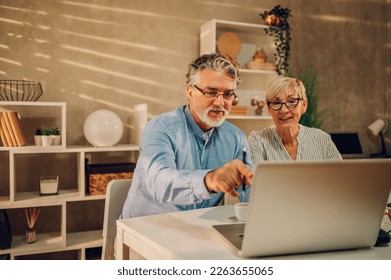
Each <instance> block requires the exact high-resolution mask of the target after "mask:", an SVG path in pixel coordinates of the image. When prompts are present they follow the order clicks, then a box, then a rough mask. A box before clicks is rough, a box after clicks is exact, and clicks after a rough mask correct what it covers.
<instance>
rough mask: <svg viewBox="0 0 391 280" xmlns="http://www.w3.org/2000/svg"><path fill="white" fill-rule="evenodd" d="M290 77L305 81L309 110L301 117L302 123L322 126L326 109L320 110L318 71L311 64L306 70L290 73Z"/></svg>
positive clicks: (317, 126) (310, 125)
mask: <svg viewBox="0 0 391 280" xmlns="http://www.w3.org/2000/svg"><path fill="white" fill-rule="evenodd" d="M288 75H289V76H290V77H294V78H297V79H299V80H300V81H302V82H303V85H304V87H305V92H306V96H307V100H308V106H307V111H306V112H305V114H304V115H302V116H301V118H300V124H302V125H305V126H309V127H316V128H320V126H321V125H322V123H323V120H324V117H325V113H326V111H324V110H323V111H319V108H318V106H319V97H320V96H319V85H318V72H317V71H316V70H315V68H314V67H313V66H312V65H310V66H307V67H306V68H305V69H304V71H302V72H299V73H298V74H293V73H288Z"/></svg>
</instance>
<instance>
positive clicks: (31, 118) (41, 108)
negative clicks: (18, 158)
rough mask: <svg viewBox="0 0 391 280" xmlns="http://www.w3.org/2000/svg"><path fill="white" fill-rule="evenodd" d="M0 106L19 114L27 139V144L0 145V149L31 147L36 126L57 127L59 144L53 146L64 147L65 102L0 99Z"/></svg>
mask: <svg viewBox="0 0 391 280" xmlns="http://www.w3.org/2000/svg"><path fill="white" fill-rule="evenodd" d="M0 108H3V109H5V110H10V111H15V112H18V113H19V114H20V115H21V120H20V121H21V126H22V130H23V133H24V135H25V137H26V139H27V146H21V147H1V148H0V150H13V149H23V148H26V147H27V148H28V147H32V146H33V145H34V132H35V129H36V128H37V127H58V128H59V129H60V132H61V145H59V146H54V147H62V148H65V147H66V103H65V102H28V101H0ZM48 148H49V147H48Z"/></svg>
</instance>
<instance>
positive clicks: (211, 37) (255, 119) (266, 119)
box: [200, 19, 277, 135]
mask: <svg viewBox="0 0 391 280" xmlns="http://www.w3.org/2000/svg"><path fill="white" fill-rule="evenodd" d="M265 28H268V26H267V25H263V24H253V23H245V22H237V21H227V20H218V19H211V20H210V21H208V22H206V23H204V24H203V25H201V28H200V54H205V53H214V52H217V51H218V50H217V40H218V38H219V36H220V35H221V34H223V33H225V32H234V33H235V34H236V35H238V36H239V38H240V41H241V50H240V53H239V55H238V56H237V57H236V60H237V61H238V62H239V63H240V64H241V65H242V66H245V65H246V63H248V62H249V61H251V60H252V57H253V55H254V53H255V51H256V49H257V47H262V48H263V49H264V51H265V52H266V54H267V56H268V60H267V62H268V63H272V62H274V53H275V49H276V47H275V45H274V42H273V38H272V37H271V36H268V35H267V34H266V32H265V30H264V29H265ZM239 73H240V79H241V82H240V83H239V85H238V88H237V90H235V92H236V93H237V96H238V97H239V103H238V105H241V106H247V107H248V110H247V114H248V115H246V116H240V115H239V116H236V115H229V116H227V121H229V122H231V123H233V124H234V125H236V126H237V127H239V128H240V129H241V130H242V131H243V132H244V133H245V134H246V135H248V134H249V133H250V132H251V131H253V130H258V129H262V128H264V127H266V126H270V125H272V124H273V120H272V118H271V117H270V116H268V114H267V109H266V108H264V109H263V110H264V112H263V114H262V115H255V112H254V110H255V107H252V106H251V99H253V98H257V99H259V100H264V98H265V93H266V87H267V85H268V83H270V81H272V80H274V79H275V78H276V77H277V72H276V71H271V70H257V69H239Z"/></svg>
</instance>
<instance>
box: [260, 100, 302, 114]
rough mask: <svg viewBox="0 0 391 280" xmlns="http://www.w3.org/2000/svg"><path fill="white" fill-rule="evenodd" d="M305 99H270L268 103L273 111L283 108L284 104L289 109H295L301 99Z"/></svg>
mask: <svg viewBox="0 0 391 280" xmlns="http://www.w3.org/2000/svg"><path fill="white" fill-rule="evenodd" d="M301 100H303V98H299V97H297V98H292V99H289V100H288V101H286V102H277V101H270V102H268V103H267V105H268V106H269V107H270V109H272V110H273V111H279V110H281V108H282V105H285V107H286V108H288V110H293V109H295V108H296V107H297V104H299V101H301Z"/></svg>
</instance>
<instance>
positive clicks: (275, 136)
mask: <svg viewBox="0 0 391 280" xmlns="http://www.w3.org/2000/svg"><path fill="white" fill-rule="evenodd" d="M266 104H267V106H268V112H269V114H270V115H271V116H272V118H273V122H274V125H273V126H270V127H267V128H264V129H262V130H256V131H252V132H251V133H250V135H249V139H248V141H249V144H250V148H251V156H252V160H253V164H254V165H255V164H257V163H259V162H261V161H284V160H334V159H342V157H341V154H340V153H339V151H338V150H337V147H336V146H335V144H334V143H333V141H332V140H331V137H330V135H329V134H327V133H326V132H324V131H322V130H320V129H317V128H311V127H306V126H303V125H301V124H299V120H300V117H301V116H302V115H303V114H304V113H305V112H306V110H307V105H308V101H307V96H306V94H305V88H304V85H303V83H302V82H301V81H299V80H297V79H294V78H289V77H278V78H277V79H275V80H274V81H272V82H271V83H270V84H269V86H268V89H267V91H266Z"/></svg>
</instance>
